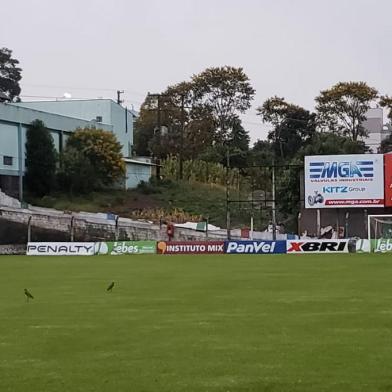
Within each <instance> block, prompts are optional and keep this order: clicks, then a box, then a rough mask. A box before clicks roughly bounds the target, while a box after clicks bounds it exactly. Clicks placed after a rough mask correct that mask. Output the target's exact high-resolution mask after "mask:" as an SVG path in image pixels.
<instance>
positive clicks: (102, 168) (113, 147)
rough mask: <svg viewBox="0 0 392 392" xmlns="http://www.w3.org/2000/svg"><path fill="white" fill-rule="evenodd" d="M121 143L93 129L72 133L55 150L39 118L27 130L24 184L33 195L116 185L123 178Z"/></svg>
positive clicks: (81, 129)
mask: <svg viewBox="0 0 392 392" xmlns="http://www.w3.org/2000/svg"><path fill="white" fill-rule="evenodd" d="M121 147H122V146H121V144H120V143H119V142H118V141H117V138H116V136H115V135H114V134H113V133H111V132H108V131H104V130H102V129H96V128H78V129H76V130H75V131H74V132H72V133H71V134H70V135H69V136H68V138H67V140H66V144H65V148H64V150H63V151H61V152H60V153H58V152H57V151H56V149H55V146H54V142H53V138H52V135H51V134H50V131H49V130H48V129H47V128H46V127H45V124H44V123H43V122H42V121H41V120H35V121H33V122H32V123H31V124H30V126H29V127H28V130H27V132H26V185H27V189H28V191H29V192H30V194H32V195H34V196H39V197H42V196H45V195H49V194H50V193H51V192H53V191H54V190H60V191H64V192H67V193H70V194H71V195H72V194H75V193H76V194H79V193H89V192H92V191H94V190H101V189H104V188H107V187H113V186H116V185H119V184H120V183H121V181H123V180H124V178H125V163H124V161H123V156H122V153H121Z"/></svg>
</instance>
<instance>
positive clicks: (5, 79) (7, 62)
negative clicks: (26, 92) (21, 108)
mask: <svg viewBox="0 0 392 392" xmlns="http://www.w3.org/2000/svg"><path fill="white" fill-rule="evenodd" d="M18 64H19V61H18V60H16V59H14V58H13V57H12V50H10V49H7V48H0V92H3V93H4V94H5V95H7V96H8V99H9V101H10V102H14V101H20V99H19V94H20V91H21V89H20V86H19V82H20V80H21V79H22V75H21V72H22V69H21V68H19V67H18Z"/></svg>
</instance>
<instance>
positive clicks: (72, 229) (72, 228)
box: [71, 216, 75, 242]
mask: <svg viewBox="0 0 392 392" xmlns="http://www.w3.org/2000/svg"><path fill="white" fill-rule="evenodd" d="M74 221H75V217H74V216H73V217H71V242H74Z"/></svg>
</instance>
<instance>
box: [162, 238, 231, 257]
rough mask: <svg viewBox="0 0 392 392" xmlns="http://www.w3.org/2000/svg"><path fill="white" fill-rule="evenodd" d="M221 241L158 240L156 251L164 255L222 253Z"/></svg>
mask: <svg viewBox="0 0 392 392" xmlns="http://www.w3.org/2000/svg"><path fill="white" fill-rule="evenodd" d="M224 245H225V243H224V242H223V241H193V242H181V241H172V242H170V241H160V242H158V245H157V249H158V253H160V254H166V255H174V254H200V253H206V254H208V253H211V254H213V253H224V251H225V250H224Z"/></svg>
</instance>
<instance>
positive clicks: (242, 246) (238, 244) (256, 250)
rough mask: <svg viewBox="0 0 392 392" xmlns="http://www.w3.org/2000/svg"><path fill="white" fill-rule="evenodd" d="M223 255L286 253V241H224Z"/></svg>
mask: <svg viewBox="0 0 392 392" xmlns="http://www.w3.org/2000/svg"><path fill="white" fill-rule="evenodd" d="M225 253H231V254H244V253H249V254H271V253H286V241H225Z"/></svg>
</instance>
